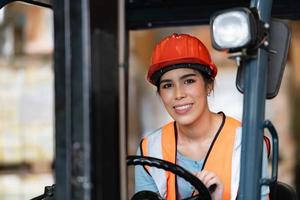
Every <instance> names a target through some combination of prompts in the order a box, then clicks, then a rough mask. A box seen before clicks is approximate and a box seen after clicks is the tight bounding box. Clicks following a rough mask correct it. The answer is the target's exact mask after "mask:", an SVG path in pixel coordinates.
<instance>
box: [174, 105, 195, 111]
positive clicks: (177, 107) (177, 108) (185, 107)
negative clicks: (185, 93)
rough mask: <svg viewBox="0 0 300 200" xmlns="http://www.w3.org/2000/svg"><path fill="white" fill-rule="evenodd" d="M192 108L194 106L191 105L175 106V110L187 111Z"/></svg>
mask: <svg viewBox="0 0 300 200" xmlns="http://www.w3.org/2000/svg"><path fill="white" fill-rule="evenodd" d="M191 106H192V105H191V104H187V105H183V106H175V109H176V110H185V109H187V108H189V107H191Z"/></svg>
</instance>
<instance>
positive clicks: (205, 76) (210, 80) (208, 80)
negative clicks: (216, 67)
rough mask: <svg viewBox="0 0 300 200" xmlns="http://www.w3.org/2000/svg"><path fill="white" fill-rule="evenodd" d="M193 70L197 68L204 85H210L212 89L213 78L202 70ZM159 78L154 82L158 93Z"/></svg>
mask: <svg viewBox="0 0 300 200" xmlns="http://www.w3.org/2000/svg"><path fill="white" fill-rule="evenodd" d="M191 69H193V68H191ZM195 70H197V71H198V72H199V73H200V75H201V76H202V78H203V80H204V83H205V86H206V87H208V86H211V90H214V85H215V80H214V79H213V78H211V76H210V75H209V74H207V73H205V72H203V70H199V69H195ZM160 78H161V77H160ZM160 78H159V80H158V81H157V82H156V84H155V86H156V89H157V92H158V93H159V92H160V87H159V86H160Z"/></svg>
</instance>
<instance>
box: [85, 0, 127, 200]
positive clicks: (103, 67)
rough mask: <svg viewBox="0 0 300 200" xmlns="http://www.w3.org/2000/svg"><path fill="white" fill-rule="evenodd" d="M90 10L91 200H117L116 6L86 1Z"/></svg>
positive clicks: (118, 195)
mask: <svg viewBox="0 0 300 200" xmlns="http://www.w3.org/2000/svg"><path fill="white" fill-rule="evenodd" d="M90 7H91V45H92V52H91V53H92V129H93V135H92V148H93V149H92V152H93V155H92V161H93V162H92V166H93V167H92V174H93V176H92V177H93V199H99V200H102V199H103V200H106V199H121V187H120V186H121V179H122V177H121V171H120V167H121V163H120V162H121V158H122V156H121V152H122V149H121V148H120V144H121V143H122V141H120V137H119V136H120V135H119V134H120V129H121V127H120V126H123V125H122V124H120V118H119V117H120V113H121V110H120V101H119V98H120V95H119V92H120V91H119V83H120V82H119V78H120V77H119V72H120V71H119V70H120V69H119V64H120V63H119V58H120V57H119V56H120V55H119V53H120V52H119V42H120V37H119V28H120V26H119V20H120V19H119V15H118V12H119V5H118V0H110V1H99V0H90ZM123 153H125V152H123ZM124 162H125V161H124Z"/></svg>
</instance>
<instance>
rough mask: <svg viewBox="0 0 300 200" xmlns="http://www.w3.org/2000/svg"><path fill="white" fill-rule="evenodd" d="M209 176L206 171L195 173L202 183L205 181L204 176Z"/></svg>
mask: <svg viewBox="0 0 300 200" xmlns="http://www.w3.org/2000/svg"><path fill="white" fill-rule="evenodd" d="M207 175H209V172H208V171H205V170H202V171H200V172H198V173H197V177H198V178H199V179H200V180H201V181H202V182H203V181H204V180H205V179H206V176H207Z"/></svg>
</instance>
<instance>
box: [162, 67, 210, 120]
mask: <svg viewBox="0 0 300 200" xmlns="http://www.w3.org/2000/svg"><path fill="white" fill-rule="evenodd" d="M159 91H160V92H159V94H160V97H161V99H162V101H163V103H164V106H165V108H166V109H167V111H168V113H169V114H170V115H171V117H172V118H173V119H174V120H175V121H176V122H177V123H178V124H181V125H191V124H193V123H195V122H196V121H197V120H198V119H200V117H201V115H202V114H203V113H204V111H208V105H207V94H208V89H207V86H206V84H205V82H204V79H203V77H202V75H201V74H200V73H199V72H198V71H197V70H194V69H189V68H179V69H174V70H171V71H168V72H166V73H165V74H163V75H162V77H161V79H160V85H159Z"/></svg>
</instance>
